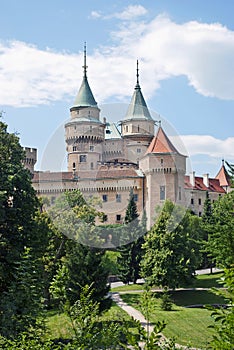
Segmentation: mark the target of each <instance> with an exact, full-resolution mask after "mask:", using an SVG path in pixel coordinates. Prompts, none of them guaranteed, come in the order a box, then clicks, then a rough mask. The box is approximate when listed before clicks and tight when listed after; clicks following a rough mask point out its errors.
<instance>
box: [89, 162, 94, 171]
mask: <svg viewBox="0 0 234 350" xmlns="http://www.w3.org/2000/svg"><path fill="white" fill-rule="evenodd" d="M90 169H91V170H93V162H91V163H90Z"/></svg>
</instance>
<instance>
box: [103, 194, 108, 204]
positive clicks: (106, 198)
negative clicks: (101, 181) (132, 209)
mask: <svg viewBox="0 0 234 350" xmlns="http://www.w3.org/2000/svg"><path fill="white" fill-rule="evenodd" d="M107 200H108V196H107V194H103V195H102V201H103V202H107Z"/></svg>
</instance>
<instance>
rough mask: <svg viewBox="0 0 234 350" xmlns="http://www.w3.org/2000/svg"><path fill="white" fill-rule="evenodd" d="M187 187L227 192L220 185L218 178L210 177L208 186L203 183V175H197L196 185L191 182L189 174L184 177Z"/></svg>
mask: <svg viewBox="0 0 234 350" xmlns="http://www.w3.org/2000/svg"><path fill="white" fill-rule="evenodd" d="M184 184H185V189H194V190H200V191H212V192H218V193H225V190H224V189H223V187H222V186H221V185H220V183H219V180H218V179H209V187H206V186H205V184H204V183H203V177H199V176H195V186H192V185H191V183H190V178H189V176H187V175H186V176H185V177H184Z"/></svg>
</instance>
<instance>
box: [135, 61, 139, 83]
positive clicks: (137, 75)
mask: <svg viewBox="0 0 234 350" xmlns="http://www.w3.org/2000/svg"><path fill="white" fill-rule="evenodd" d="M136 77H137V85H139V65H138V60H137V74H136Z"/></svg>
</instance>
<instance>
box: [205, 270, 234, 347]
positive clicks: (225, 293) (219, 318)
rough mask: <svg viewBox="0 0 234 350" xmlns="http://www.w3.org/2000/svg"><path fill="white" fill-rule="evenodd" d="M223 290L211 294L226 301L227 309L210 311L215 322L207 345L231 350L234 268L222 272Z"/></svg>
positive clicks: (233, 322)
mask: <svg viewBox="0 0 234 350" xmlns="http://www.w3.org/2000/svg"><path fill="white" fill-rule="evenodd" d="M221 283H222V284H223V286H224V288H225V289H214V290H213V292H214V293H215V294H217V295H219V296H222V297H223V298H224V299H226V301H227V305H228V307H227V308H225V309H224V308H219V309H214V308H212V307H210V308H209V309H211V310H212V314H211V316H212V317H213V318H214V320H215V324H214V325H212V327H213V328H214V330H215V333H214V335H213V337H212V338H213V339H212V340H211V342H210V343H209V345H210V346H211V348H212V349H215V350H219V349H224V350H232V349H233V344H234V333H233V329H234V267H233V266H232V267H231V268H230V269H225V270H224V277H223V278H222V280H221Z"/></svg>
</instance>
